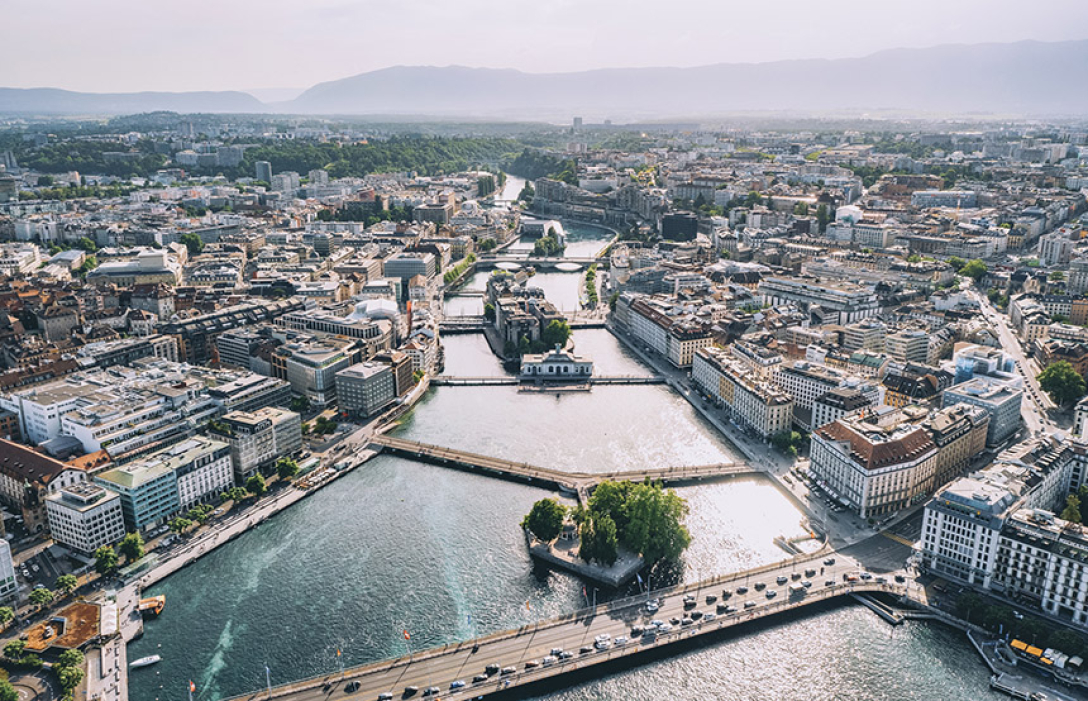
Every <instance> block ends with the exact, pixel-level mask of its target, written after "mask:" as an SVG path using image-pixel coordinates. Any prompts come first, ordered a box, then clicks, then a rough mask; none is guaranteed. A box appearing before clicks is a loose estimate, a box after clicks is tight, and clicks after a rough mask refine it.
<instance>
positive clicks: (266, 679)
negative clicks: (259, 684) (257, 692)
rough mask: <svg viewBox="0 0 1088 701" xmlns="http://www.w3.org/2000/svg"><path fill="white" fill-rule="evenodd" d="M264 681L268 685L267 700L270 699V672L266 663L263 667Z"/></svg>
mask: <svg viewBox="0 0 1088 701" xmlns="http://www.w3.org/2000/svg"><path fill="white" fill-rule="evenodd" d="M264 679H265V682H267V683H268V698H272V670H271V669H269V668H268V663H267V662H266V663H265V665H264Z"/></svg>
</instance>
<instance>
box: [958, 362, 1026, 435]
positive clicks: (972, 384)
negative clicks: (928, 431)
mask: <svg viewBox="0 0 1088 701" xmlns="http://www.w3.org/2000/svg"><path fill="white" fill-rule="evenodd" d="M1023 396H1024V392H1023V390H1021V389H1019V388H1016V387H1012V386H1010V385H1009V384H1007V383H1005V382H1002V381H999V380H994V379H991V378H988V377H985V376H979V377H975V378H974V379H971V380H969V381H967V382H964V383H962V384H958V385H956V386H954V387H950V388H948V389H946V390H945V391H944V395H943V406H945V407H949V406H953V405H955V404H959V403H964V404H970V405H971V406H977V407H981V408H982V409H985V410H986V412H987V413H988V414H989V415H990V424H989V428H988V430H987V434H986V445H988V446H996V445H1000V444H1001V443H1003V442H1004V441H1006V440H1007V439H1009V438H1011V437H1012V436H1013V434H1015V433H1016V432H1017V431H1018V430H1019V429H1020V422H1021V417H1020V403H1021V400H1022V399H1023Z"/></svg>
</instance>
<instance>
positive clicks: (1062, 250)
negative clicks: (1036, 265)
mask: <svg viewBox="0 0 1088 701" xmlns="http://www.w3.org/2000/svg"><path fill="white" fill-rule="evenodd" d="M1072 257H1073V241H1072V240H1070V238H1069V235H1068V234H1065V233H1063V232H1061V231H1056V232H1054V233H1053V234H1047V235H1046V236H1042V237H1040V238H1039V261H1040V262H1041V263H1042V264H1043V265H1045V266H1046V267H1048V268H1049V267H1052V266H1056V265H1068V264H1069V261H1070V259H1072Z"/></svg>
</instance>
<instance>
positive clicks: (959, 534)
mask: <svg viewBox="0 0 1088 701" xmlns="http://www.w3.org/2000/svg"><path fill="white" fill-rule="evenodd" d="M1015 501H1016V497H1015V496H1014V495H1013V494H1012V493H1011V492H1010V491H1009V490H1008V489H1006V488H1004V487H1003V486H1000V485H998V484H994V483H992V482H990V481H987V480H982V479H974V478H966V477H965V478H962V479H959V480H956V481H955V482H953V483H952V484H950V485H948V486H947V487H945V488H944V489H943V490H942V491H941V492H940V493H939V494H938V495H937V496H936V497H934V498H933V499H932V500H930V502H929V503H928V504H926V508H925V514H924V516H923V517H922V537H921V540H920V541H919V546H920V547H919V550H920V554H921V557H920V561H919V565H920V567H922V568H924V569H925V570H927V571H931V572H934V573H938V574H940V575H943V576H946V577H951V578H953V579H956V580H958V581H961V582H966V583H968V584H974V585H977V586H979V587H981V588H987V587H989V585H990V582H991V580H992V577H993V570H994V560H995V558H996V554H997V542H998V539H999V537H1000V532H1001V527H1002V526H1003V525H1004V521H1005V512H1006V511H1007V510H1008V509H1009V507H1010V506H1012V505H1013V503H1014V502H1015Z"/></svg>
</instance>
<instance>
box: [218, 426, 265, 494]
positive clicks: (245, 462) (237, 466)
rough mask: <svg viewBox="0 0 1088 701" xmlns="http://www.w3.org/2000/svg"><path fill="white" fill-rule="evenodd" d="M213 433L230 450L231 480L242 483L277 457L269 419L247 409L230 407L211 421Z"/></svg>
mask: <svg viewBox="0 0 1088 701" xmlns="http://www.w3.org/2000/svg"><path fill="white" fill-rule="evenodd" d="M211 432H212V434H213V435H214V436H215V437H216V438H217V439H219V440H221V441H223V442H225V443H226V444H227V446H228V450H229V453H230V464H231V469H232V470H233V473H234V477H233V481H234V482H235V483H236V484H239V485H240V484H244V483H245V481H246V480H247V479H249V478H250V477H252V476H253V475H255V474H257V470H258V468H261V467H264V466H266V465H270V464H271V463H272V461H273V460H275V459H276V436H275V433H274V432H273V430H272V419H271V417H268V416H258V415H257V414H254V413H250V412H247V411H232V412H230V413H228V414H224V415H223V418H222V419H220V420H219V421H217V422H216V423H215V424H213V425H212V429H211Z"/></svg>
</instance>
